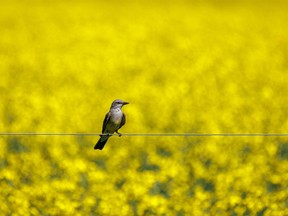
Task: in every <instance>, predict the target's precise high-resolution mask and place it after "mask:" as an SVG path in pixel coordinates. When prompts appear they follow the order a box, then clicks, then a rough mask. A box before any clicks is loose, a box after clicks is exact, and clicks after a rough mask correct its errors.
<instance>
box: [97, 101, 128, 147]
mask: <svg viewBox="0 0 288 216" xmlns="http://www.w3.org/2000/svg"><path fill="white" fill-rule="evenodd" d="M127 104H129V103H128V102H125V101H123V100H120V99H116V100H114V101H113V103H112V105H111V107H110V110H109V112H108V113H107V114H106V116H105V118H104V121H103V126H102V134H101V135H100V139H99V140H98V142H97V143H96V144H95V146H94V149H99V150H102V149H103V148H104V146H105V144H106V142H107V141H108V139H109V137H110V136H112V134H114V132H116V133H117V134H118V135H119V137H120V136H121V135H122V134H121V133H119V132H118V130H119V129H120V128H121V127H122V126H123V125H125V123H126V116H125V114H124V113H123V112H122V107H123V106H124V105H127Z"/></svg>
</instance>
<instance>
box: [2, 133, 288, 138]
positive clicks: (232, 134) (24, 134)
mask: <svg viewBox="0 0 288 216" xmlns="http://www.w3.org/2000/svg"><path fill="white" fill-rule="evenodd" d="M100 135H109V136H119V135H118V134H101V133H51V132H0V136H100ZM121 136H133V137H161V136H162V137H288V133H123V134H122V135H121Z"/></svg>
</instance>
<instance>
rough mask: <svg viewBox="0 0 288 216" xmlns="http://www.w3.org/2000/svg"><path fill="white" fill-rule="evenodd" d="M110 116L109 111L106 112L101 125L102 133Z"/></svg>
mask: <svg viewBox="0 0 288 216" xmlns="http://www.w3.org/2000/svg"><path fill="white" fill-rule="evenodd" d="M110 117H111V112H108V113H107V114H106V116H105V119H104V121H103V126H102V134H103V133H105V129H106V126H107V123H108V122H109V120H110Z"/></svg>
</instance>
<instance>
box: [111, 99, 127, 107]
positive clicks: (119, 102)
mask: <svg viewBox="0 0 288 216" xmlns="http://www.w3.org/2000/svg"><path fill="white" fill-rule="evenodd" d="M126 104H129V103H128V102H125V101H123V100H120V99H116V100H114V101H113V103H112V105H111V108H121V107H122V106H124V105H126Z"/></svg>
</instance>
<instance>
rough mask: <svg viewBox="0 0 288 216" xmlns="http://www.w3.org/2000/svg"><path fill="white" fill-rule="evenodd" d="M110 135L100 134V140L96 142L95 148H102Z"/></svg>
mask: <svg viewBox="0 0 288 216" xmlns="http://www.w3.org/2000/svg"><path fill="white" fill-rule="evenodd" d="M109 137H110V136H102V135H101V136H100V139H99V140H98V142H97V143H96V144H95V146H94V149H99V150H102V149H103V148H104V146H105V144H106V142H107V141H108V139H109Z"/></svg>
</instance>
